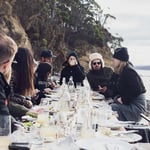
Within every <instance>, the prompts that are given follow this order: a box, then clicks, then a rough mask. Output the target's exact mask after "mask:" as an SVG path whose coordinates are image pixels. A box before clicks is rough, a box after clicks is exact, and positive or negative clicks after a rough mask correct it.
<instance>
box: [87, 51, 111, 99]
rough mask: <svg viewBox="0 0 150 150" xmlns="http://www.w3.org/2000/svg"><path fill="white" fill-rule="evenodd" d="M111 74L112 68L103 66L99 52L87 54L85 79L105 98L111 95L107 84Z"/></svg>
mask: <svg viewBox="0 0 150 150" xmlns="http://www.w3.org/2000/svg"><path fill="white" fill-rule="evenodd" d="M112 74H113V70H112V69H111V68H110V67H105V65H104V60H103V57H102V55H101V54H100V53H92V54H91V55H90V56H89V71H88V73H87V79H88V82H89V84H90V87H91V89H92V90H93V91H97V92H99V93H101V94H103V95H104V96H105V98H109V97H111V96H112V95H111V91H110V90H109V89H108V88H107V86H108V85H109V80H110V78H111V76H112Z"/></svg>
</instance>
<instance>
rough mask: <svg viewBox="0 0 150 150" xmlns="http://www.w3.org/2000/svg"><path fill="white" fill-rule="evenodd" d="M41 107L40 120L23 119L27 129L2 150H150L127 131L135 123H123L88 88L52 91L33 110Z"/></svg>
mask: <svg viewBox="0 0 150 150" xmlns="http://www.w3.org/2000/svg"><path fill="white" fill-rule="evenodd" d="M65 88H66V87H65ZM67 92H68V93H67ZM64 93H65V94H64ZM66 93H67V94H66ZM68 94H69V96H68ZM68 97H69V99H68ZM37 107H38V108H41V109H42V110H43V111H42V112H41V113H39V114H38V117H37V118H36V119H35V118H32V117H31V116H23V117H22V121H23V123H22V124H23V126H20V127H18V130H16V131H14V132H13V133H12V134H11V135H10V145H11V146H10V147H9V148H8V145H7V147H5V146H4V147H3V148H2V147H1V148H0V150H6V149H7V150H8V149H10V150H13V148H14V147H15V146H16V149H15V150H22V149H23V148H24V149H23V150H28V149H29V150H59V149H60V150H79V149H87V150H128V149H129V150H149V149H150V144H149V143H141V142H140V141H141V140H142V136H141V135H139V134H138V132H137V130H126V128H125V127H126V126H127V125H130V124H132V123H133V122H122V121H119V120H118V119H117V117H116V115H117V114H116V112H113V111H112V110H111V107H110V105H109V103H108V101H106V100H105V97H104V96H103V95H101V94H99V93H97V92H93V91H90V89H88V88H86V87H78V88H77V89H75V90H74V91H72V92H71V93H70V92H69V91H68V89H64V87H63V88H59V89H57V90H51V91H50V92H49V93H47V94H46V98H43V99H41V103H40V105H39V106H34V107H33V108H32V109H35V108H37ZM0 138H1V137H0ZM7 144H8V143H7ZM17 146H18V147H17ZM17 148H18V149H17Z"/></svg>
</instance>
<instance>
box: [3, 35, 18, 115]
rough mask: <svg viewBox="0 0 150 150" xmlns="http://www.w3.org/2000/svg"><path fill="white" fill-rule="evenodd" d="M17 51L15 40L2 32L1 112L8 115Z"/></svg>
mask: <svg viewBox="0 0 150 150" xmlns="http://www.w3.org/2000/svg"><path fill="white" fill-rule="evenodd" d="M16 52H17V45H16V43H15V42H14V40H13V39H12V38H10V37H8V36H7V35H5V34H3V33H0V114H1V115H8V114H9V110H8V107H7V104H8V99H7V98H8V95H9V92H10V88H9V85H8V83H9V80H10V76H11V64H12V61H13V58H14V56H15V53H16Z"/></svg>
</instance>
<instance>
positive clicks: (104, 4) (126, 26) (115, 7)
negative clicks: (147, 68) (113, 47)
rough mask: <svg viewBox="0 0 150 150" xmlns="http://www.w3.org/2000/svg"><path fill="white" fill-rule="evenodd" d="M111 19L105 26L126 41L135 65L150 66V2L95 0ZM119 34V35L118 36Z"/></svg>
mask: <svg viewBox="0 0 150 150" xmlns="http://www.w3.org/2000/svg"><path fill="white" fill-rule="evenodd" d="M95 1H96V2H97V3H98V4H99V5H100V6H101V8H102V10H103V11H104V13H109V14H111V15H113V16H115V17H116V19H115V20H114V19H109V20H108V22H107V24H106V25H105V26H104V27H105V28H107V29H108V31H109V32H110V33H112V34H113V35H115V36H121V37H122V38H123V39H124V42H123V43H122V46H125V47H127V48H128V52H129V56H130V61H131V62H132V63H133V64H134V65H150V61H149V60H150V55H149V54H150V0H95ZM117 34H118V35H117Z"/></svg>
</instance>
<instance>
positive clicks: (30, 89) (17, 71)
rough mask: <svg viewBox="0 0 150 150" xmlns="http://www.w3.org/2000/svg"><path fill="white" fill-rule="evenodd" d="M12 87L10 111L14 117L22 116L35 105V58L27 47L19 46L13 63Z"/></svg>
mask: <svg viewBox="0 0 150 150" xmlns="http://www.w3.org/2000/svg"><path fill="white" fill-rule="evenodd" d="M10 87H11V94H10V97H9V100H10V102H9V111H10V114H11V115H12V116H13V117H14V118H20V117H21V116H23V115H26V114H28V113H29V112H30V109H31V108H32V106H33V104H32V101H31V98H32V96H33V95H34V94H35V89H34V59H33V55H32V53H31V51H30V50H29V49H27V48H23V47H19V48H18V52H17V53H16V55H15V58H14V63H13V65H12V77H11V81H10ZM35 113H36V112H35Z"/></svg>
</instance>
